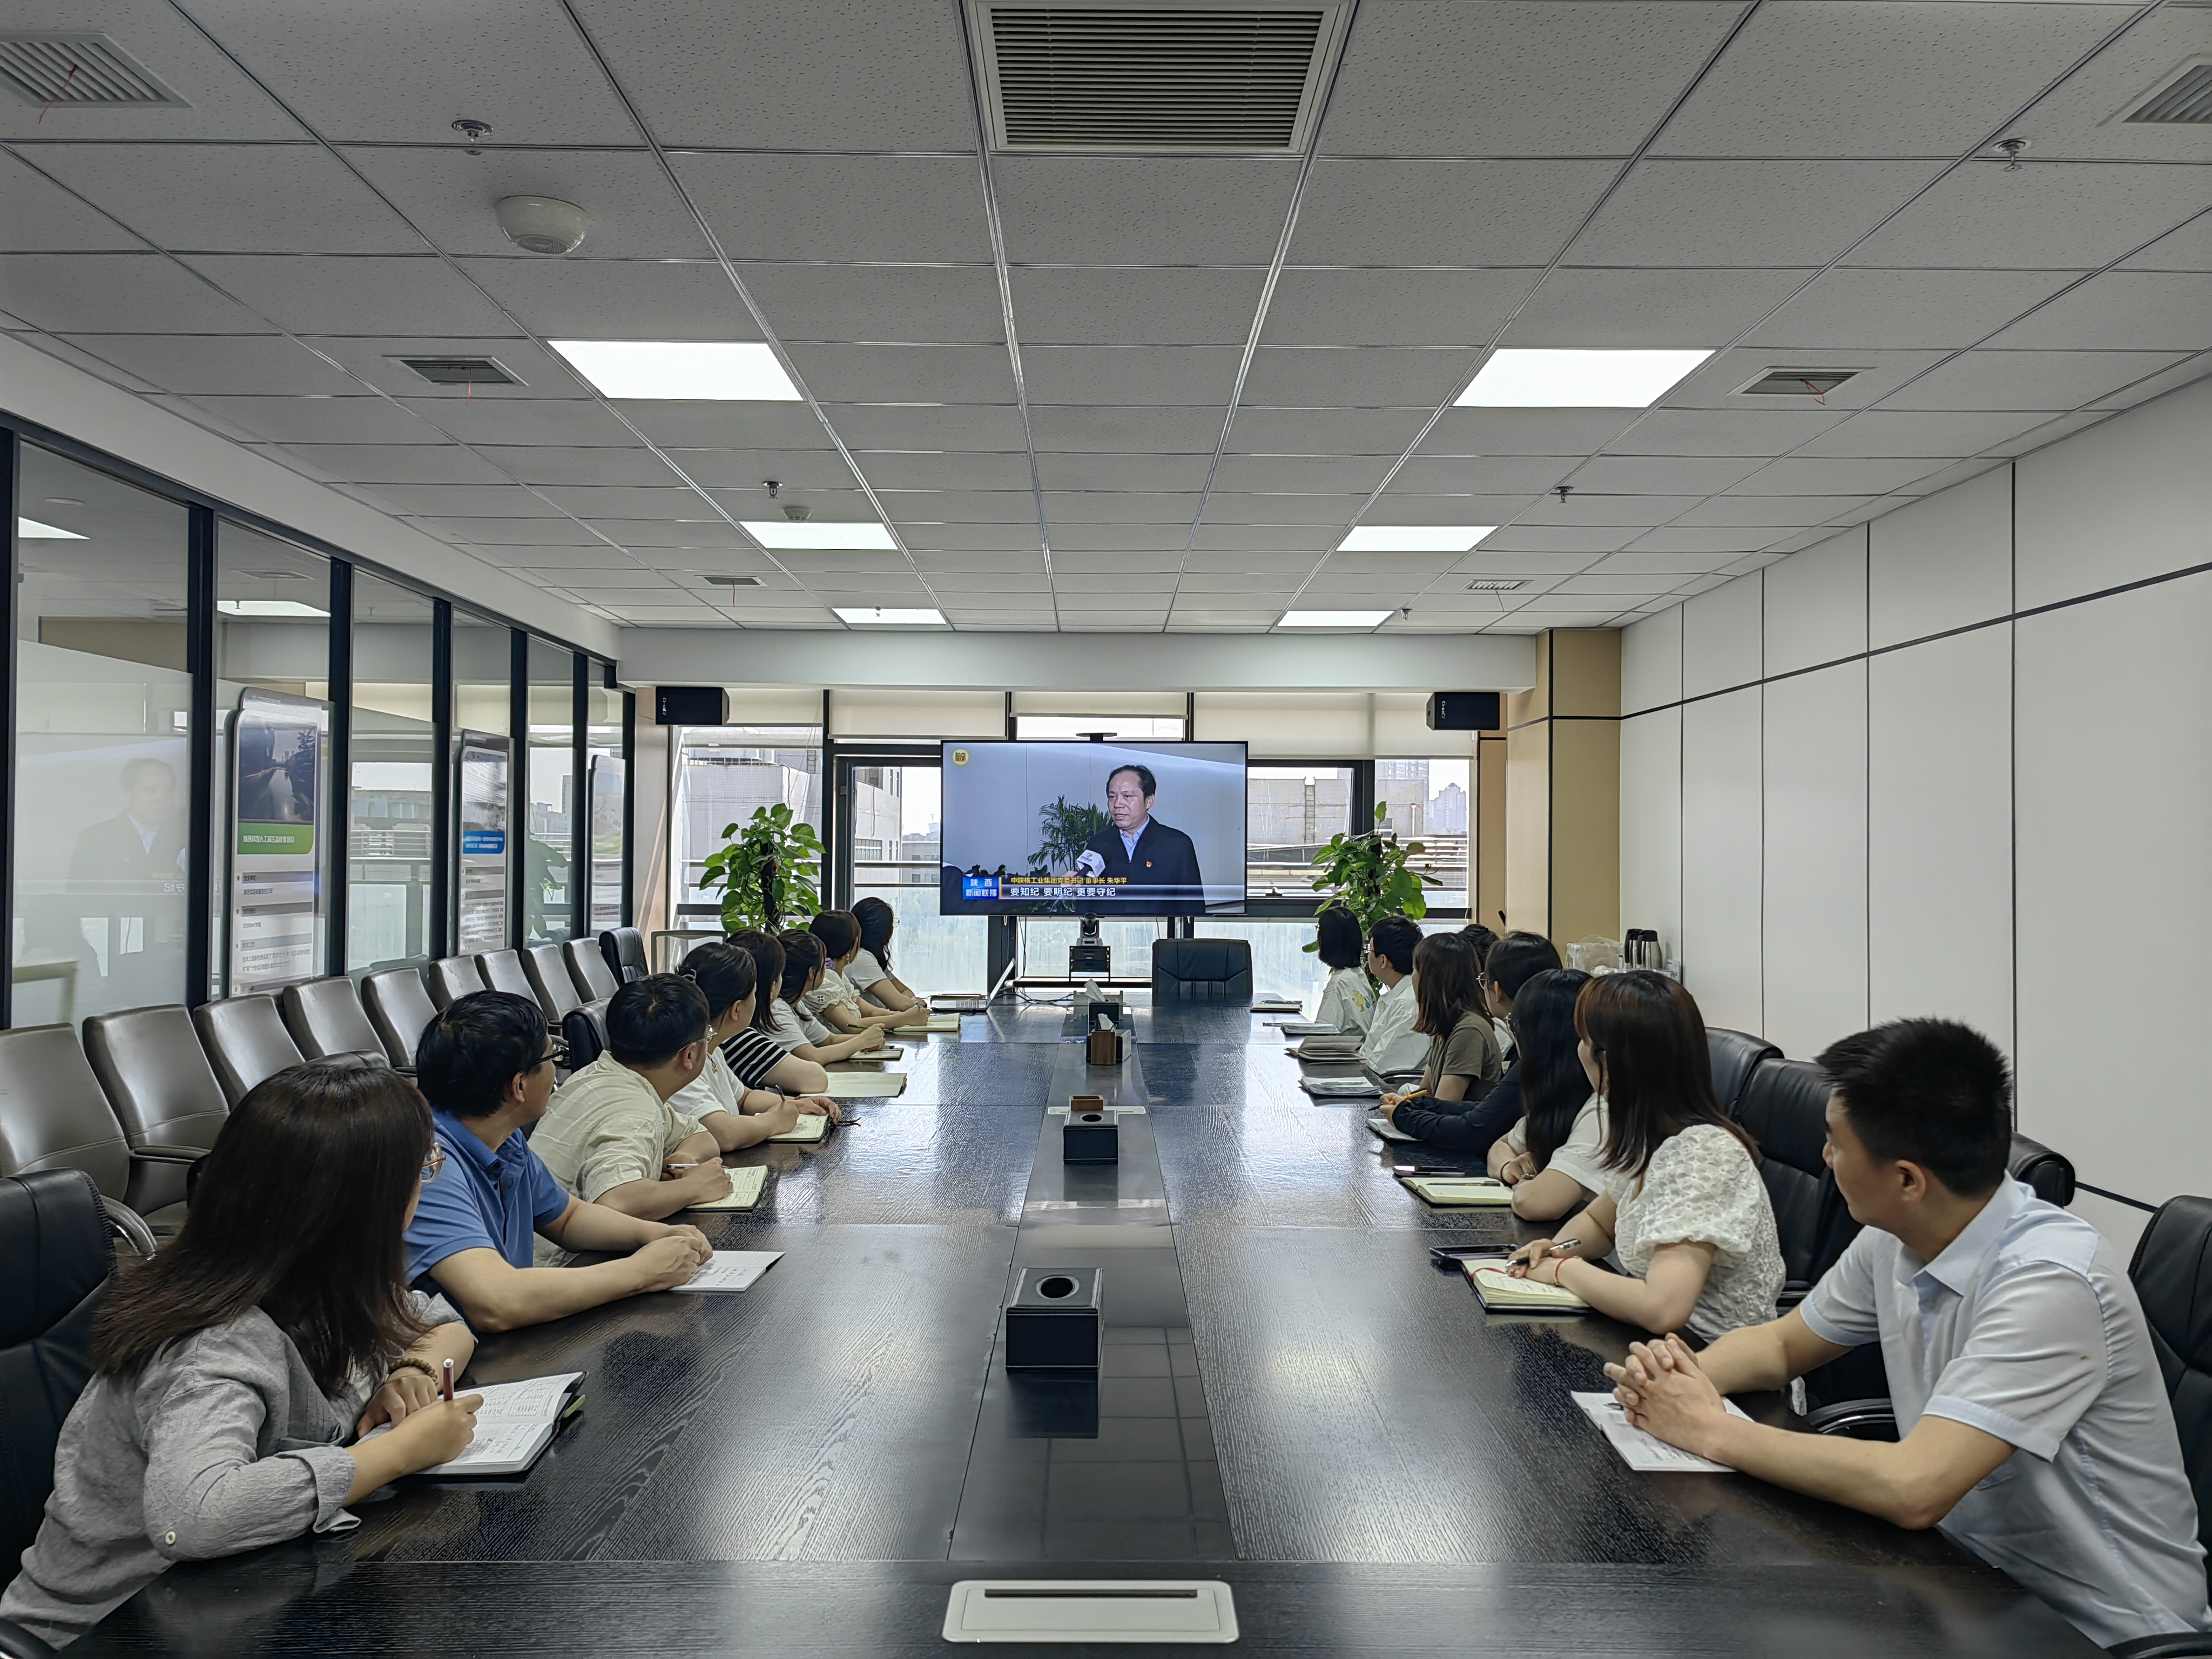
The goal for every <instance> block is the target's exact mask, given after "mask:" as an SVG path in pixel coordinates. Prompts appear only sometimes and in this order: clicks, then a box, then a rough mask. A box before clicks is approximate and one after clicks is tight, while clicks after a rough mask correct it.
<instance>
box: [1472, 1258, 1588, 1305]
mask: <svg viewBox="0 0 2212 1659" xmlns="http://www.w3.org/2000/svg"><path fill="white" fill-rule="evenodd" d="M1460 1265H1461V1266H1462V1267H1465V1268H1466V1269H1467V1277H1468V1282H1469V1283H1470V1284H1472V1285H1474V1293H1475V1295H1476V1296H1478V1297H1480V1298H1481V1299H1482V1307H1483V1311H1484V1312H1486V1313H1588V1312H1589V1303H1587V1302H1585V1301H1583V1299H1582V1297H1578V1296H1577V1295H1576V1294H1575V1293H1574V1292H1573V1291H1571V1290H1569V1289H1568V1288H1567V1287H1566V1286H1565V1285H1547V1284H1546V1283H1544V1282H1543V1280H1541V1279H1516V1278H1514V1277H1513V1275H1512V1274H1511V1273H1507V1272H1506V1271H1505V1269H1504V1268H1503V1267H1491V1266H1489V1265H1488V1264H1486V1263H1484V1262H1480V1261H1463V1262H1462V1263H1461V1264H1460Z"/></svg>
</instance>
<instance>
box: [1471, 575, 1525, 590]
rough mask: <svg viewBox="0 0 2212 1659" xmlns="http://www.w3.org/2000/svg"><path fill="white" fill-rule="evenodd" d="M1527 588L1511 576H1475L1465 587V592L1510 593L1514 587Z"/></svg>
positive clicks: (1523, 581) (1523, 582)
mask: <svg viewBox="0 0 2212 1659" xmlns="http://www.w3.org/2000/svg"><path fill="white" fill-rule="evenodd" d="M1526 586H1528V582H1527V581H1526V580H1516V579H1515V578H1513V577H1511V576H1477V577H1476V578H1475V579H1474V580H1473V581H1471V582H1469V583H1468V585H1467V591H1468V592H1470V593H1510V592H1512V591H1513V590H1514V589H1515V588H1516V587H1526Z"/></svg>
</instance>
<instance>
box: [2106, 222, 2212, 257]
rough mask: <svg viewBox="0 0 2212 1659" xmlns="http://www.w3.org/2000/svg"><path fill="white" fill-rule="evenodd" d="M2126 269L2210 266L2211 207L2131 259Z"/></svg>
mask: <svg viewBox="0 0 2212 1659" xmlns="http://www.w3.org/2000/svg"><path fill="white" fill-rule="evenodd" d="M2123 269H2124V270H2212V210H2206V211H2204V212H2203V213H2200V214H2198V215H2197V217H2196V218H2194V219H2192V220H2191V221H2190V222H2188V223H2187V224H2185V225H2184V226H2182V227H2181V228H2180V229H2179V230H2177V231H2175V232H2173V233H2172V234H2171V235H2167V236H2161V237H2160V238H2159V239H2158V240H2156V241H2155V242H2153V243H2152V244H2151V245H2150V246H2148V247H2147V248H2145V249H2144V250H2143V251H2142V252H2141V253H2138V254H2137V255H2136V257H2135V258H2132V259H2130V260H2129V261H2128V262H2127V263H2126V264H2125V265H2124V267H2123Z"/></svg>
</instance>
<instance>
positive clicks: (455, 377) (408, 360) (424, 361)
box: [399, 357, 522, 386]
mask: <svg viewBox="0 0 2212 1659" xmlns="http://www.w3.org/2000/svg"><path fill="white" fill-rule="evenodd" d="M399 361H400V362H403V363H404V364H406V365H407V367H408V368H411V369H413V370H414V371H415V372H416V374H420V375H421V376H422V378H423V379H424V380H428V381H429V382H430V384H431V385H432V386H520V385H521V384H522V382H521V381H520V380H516V379H515V378H514V376H513V375H512V374H508V373H507V370H506V369H505V368H501V366H500V364H499V363H498V362H495V360H494V359H492V358H489V357H402V358H401V359H400V360H399Z"/></svg>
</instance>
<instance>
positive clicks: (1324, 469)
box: [1213, 455, 1391, 495]
mask: <svg viewBox="0 0 2212 1659" xmlns="http://www.w3.org/2000/svg"><path fill="white" fill-rule="evenodd" d="M1390 465H1391V458H1390V457H1389V456H1387V455H1225V456H1223V457H1222V458H1221V468H1220V471H1218V472H1217V473H1215V475H1214V479H1213V487H1214V489H1216V490H1218V491H1221V492H1223V493H1225V494H1235V493H1237V492H1251V491H1262V490H1268V491H1273V490H1290V491H1300V490H1322V491H1333V492H1335V493H1338V494H1342V493H1345V492H1347V491H1356V492H1358V494H1360V495H1366V494H1368V493H1369V492H1370V491H1372V490H1373V489H1376V488H1377V487H1378V486H1379V485H1380V484H1381V483H1382V482H1383V477H1384V475H1386V474H1387V473H1388V472H1389V470H1390Z"/></svg>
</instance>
